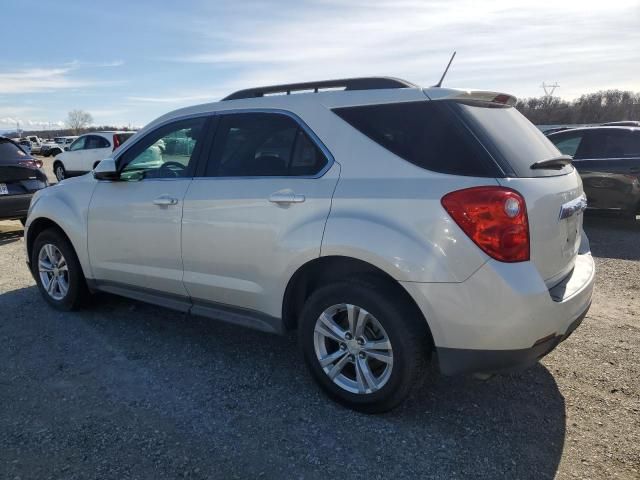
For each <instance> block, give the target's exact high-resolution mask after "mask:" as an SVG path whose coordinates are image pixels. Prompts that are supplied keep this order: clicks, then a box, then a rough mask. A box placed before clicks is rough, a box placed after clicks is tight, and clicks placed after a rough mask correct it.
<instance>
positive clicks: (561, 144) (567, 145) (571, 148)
mask: <svg viewBox="0 0 640 480" xmlns="http://www.w3.org/2000/svg"><path fill="white" fill-rule="evenodd" d="M547 138H548V139H549V140H551V142H552V143H553V144H554V145H555V146H556V148H557V149H558V150H560V153H562V154H563V155H571V156H572V157H576V153H577V152H578V149H579V148H580V145H581V143H582V139H583V138H584V132H582V131H577V132H567V133H562V134H559V135H552V136H550V137H547Z"/></svg>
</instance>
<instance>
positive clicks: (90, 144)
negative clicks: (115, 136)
mask: <svg viewBox="0 0 640 480" xmlns="http://www.w3.org/2000/svg"><path fill="white" fill-rule="evenodd" d="M110 146H111V145H110V144H109V142H108V141H107V139H106V138H103V137H100V136H98V135H90V136H88V137H87V139H86V140H85V144H84V148H85V149H87V150H89V149H94V148H108V147H110Z"/></svg>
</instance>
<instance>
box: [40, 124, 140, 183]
mask: <svg viewBox="0 0 640 480" xmlns="http://www.w3.org/2000/svg"><path fill="white" fill-rule="evenodd" d="M133 134H134V132H117V131H113V132H112V131H110V132H91V133H87V134H85V135H81V136H79V137H77V138H76V139H75V140H74V141H73V143H71V145H69V146H68V147H66V146H65V147H64V151H63V152H62V153H59V154H58V155H56V157H55V160H54V161H53V173H54V174H55V176H56V178H57V179H58V181H61V180H64V179H65V178H67V177H72V176H76V175H82V174H84V173H87V172H89V171H91V170H93V169H94V168H95V166H96V165H97V164H98V163H99V162H100V160H102V159H104V158H107V157H108V156H109V155H111V153H112V152H113V151H114V150H115V149H116V148H118V147H119V146H120V145H122V144H123V143H124V142H125V141H126V140H127V139H128V138H129V137H131V136H133Z"/></svg>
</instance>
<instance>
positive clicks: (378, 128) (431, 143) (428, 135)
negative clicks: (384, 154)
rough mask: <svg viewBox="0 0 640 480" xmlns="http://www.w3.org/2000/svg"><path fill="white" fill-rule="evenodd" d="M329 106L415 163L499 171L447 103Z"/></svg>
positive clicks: (445, 169) (456, 171)
mask: <svg viewBox="0 0 640 480" xmlns="http://www.w3.org/2000/svg"><path fill="white" fill-rule="evenodd" d="M333 111H334V112H335V113H336V114H337V115H338V116H340V117H341V118H342V119H343V120H345V121H347V122H348V123H349V124H351V125H352V126H353V127H355V128H356V129H358V130H359V131H360V132H362V133H363V134H365V135H366V136H367V137H369V138H370V139H371V140H373V141H374V142H376V143H378V144H380V145H381V146H383V147H384V148H386V149H387V150H389V151H391V152H393V153H395V154H396V155H398V156H399V157H401V158H403V159H405V160H407V161H408V162H411V163H413V164H414V165H417V166H419V167H422V168H425V169H427V170H432V171H435V172H441V173H448V174H453V175H466V176H474V177H496V176H503V175H502V173H501V172H500V170H499V169H498V168H497V167H496V165H495V163H494V162H493V160H492V159H491V157H490V156H489V154H488V153H487V151H486V150H485V149H484V148H483V147H482V145H481V144H480V143H479V142H478V141H477V140H476V139H475V137H474V136H473V135H472V134H471V132H470V131H469V130H468V129H467V128H466V127H465V125H464V124H463V122H462V121H461V120H460V118H459V116H458V115H457V114H456V112H455V111H454V108H453V105H452V102H448V101H424V102H406V103H391V104H384V105H366V106H362V107H345V108H336V109H334V110H333Z"/></svg>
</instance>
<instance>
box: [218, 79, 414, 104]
mask: <svg viewBox="0 0 640 480" xmlns="http://www.w3.org/2000/svg"><path fill="white" fill-rule="evenodd" d="M340 87H344V89H345V90H378V89H383V88H416V87H417V85H414V84H413V83H411V82H407V81H406V80H401V79H399V78H392V77H361V78H343V79H341V80H321V81H319V82H304V83H290V84H287V85H271V86H269V87H258V88H247V89H246V90H238V91H237V92H234V93H232V94H231V95H228V96H226V97H224V98H223V99H222V100H223V101H224V100H238V99H241V98H258V97H264V96H265V95H267V94H270V93H286V94H287V95H290V94H291V92H295V91H300V90H313V91H314V92H315V93H318V90H319V89H321V88H340Z"/></svg>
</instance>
